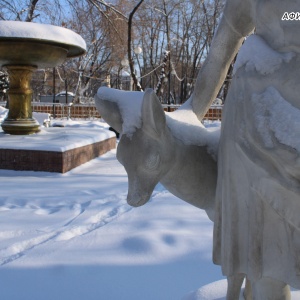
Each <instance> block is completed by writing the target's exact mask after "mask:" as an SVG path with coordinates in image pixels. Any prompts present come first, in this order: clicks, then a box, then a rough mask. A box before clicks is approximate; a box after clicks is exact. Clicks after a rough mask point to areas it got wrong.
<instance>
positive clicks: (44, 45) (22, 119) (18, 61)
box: [0, 21, 86, 135]
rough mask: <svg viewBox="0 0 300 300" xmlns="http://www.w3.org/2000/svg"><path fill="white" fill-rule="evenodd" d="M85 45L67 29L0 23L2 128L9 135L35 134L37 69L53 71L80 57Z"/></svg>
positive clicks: (37, 125) (9, 22) (51, 26)
mask: <svg viewBox="0 0 300 300" xmlns="http://www.w3.org/2000/svg"><path fill="white" fill-rule="evenodd" d="M85 52H86V44H85V41H84V40H83V39H82V37H81V36H80V35H78V34H77V33H75V32H73V31H72V30H69V29H67V28H63V27H58V26H53V25H48V24H38V23H31V22H19V21H0V66H2V67H5V68H6V70H7V72H8V75H9V81H10V86H9V92H8V95H9V113H8V116H7V118H6V119H5V120H4V121H3V123H2V125H1V126H2V129H3V131H4V132H5V133H9V134H18V135H19V134H21V135H23V134H31V133H36V132H38V131H39V130H40V129H39V124H38V122H37V121H36V120H35V119H34V118H33V117H32V109H31V100H32V99H31V98H32V89H31V87H30V81H31V76H32V73H33V72H34V71H35V70H36V69H38V68H52V67H56V66H58V65H60V64H62V63H63V62H64V61H65V60H66V59H67V58H73V57H77V56H81V55H83V54H85Z"/></svg>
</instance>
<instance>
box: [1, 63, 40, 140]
mask: <svg viewBox="0 0 300 300" xmlns="http://www.w3.org/2000/svg"><path fill="white" fill-rule="evenodd" d="M5 68H6V70H7V73H8V75H9V91H8V96H9V112H8V116H7V118H6V119H5V120H4V122H3V123H2V129H3V131H4V132H5V133H9V134H21V135H23V134H31V133H36V132H38V131H40V128H39V123H38V122H37V121H36V120H35V119H34V118H33V117H32V109H31V98H32V89H31V86H30V81H31V77H32V73H33V72H34V71H35V70H36V67H32V66H5Z"/></svg>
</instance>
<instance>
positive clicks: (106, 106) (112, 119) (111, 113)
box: [95, 88, 123, 133]
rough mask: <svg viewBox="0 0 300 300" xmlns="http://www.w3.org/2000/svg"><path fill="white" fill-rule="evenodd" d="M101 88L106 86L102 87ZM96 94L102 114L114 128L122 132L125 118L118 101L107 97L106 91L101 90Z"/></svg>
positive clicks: (98, 108)
mask: <svg viewBox="0 0 300 300" xmlns="http://www.w3.org/2000/svg"><path fill="white" fill-rule="evenodd" d="M101 89H103V90H104V89H105V88H100V89H99V91H100V90H101ZM99 91H98V93H97V94H96V95H95V104H96V108H97V110H98V111H99V113H100V116H101V117H102V118H103V119H104V120H105V122H106V123H108V124H109V125H110V126H111V127H112V128H113V129H115V130H116V131H118V132H120V133H121V132H122V124H123V119H122V115H121V112H120V108H119V106H118V103H117V102H113V101H110V100H108V99H105V93H101V91H100V92H99Z"/></svg>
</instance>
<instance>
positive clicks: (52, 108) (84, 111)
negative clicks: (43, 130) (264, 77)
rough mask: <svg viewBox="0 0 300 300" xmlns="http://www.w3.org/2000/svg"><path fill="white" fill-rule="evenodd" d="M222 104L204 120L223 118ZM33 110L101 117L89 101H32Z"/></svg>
mask: <svg viewBox="0 0 300 300" xmlns="http://www.w3.org/2000/svg"><path fill="white" fill-rule="evenodd" d="M5 105H6V102H0V106H3V107H5ZM179 107H180V106H179V105H169V106H167V105H163V108H164V110H165V111H171V112H172V111H174V110H176V109H178V108H179ZM222 110H223V106H222V105H213V106H211V107H210V108H209V110H208V112H207V113H206V115H205V116H204V120H211V121H216V120H220V121H221V120H222ZM32 111H34V112H43V113H49V114H51V115H52V117H53V118H61V119H62V118H71V119H86V120H89V119H97V118H101V116H100V114H99V112H98V111H97V109H96V107H95V104H94V103H92V102H89V103H87V104H73V103H70V104H62V103H42V102H32Z"/></svg>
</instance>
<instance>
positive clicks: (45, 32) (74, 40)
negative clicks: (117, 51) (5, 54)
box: [0, 21, 86, 56]
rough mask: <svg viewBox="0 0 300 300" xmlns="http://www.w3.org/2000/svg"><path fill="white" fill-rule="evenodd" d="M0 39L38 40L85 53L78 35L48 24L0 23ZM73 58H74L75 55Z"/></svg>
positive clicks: (84, 46) (83, 45)
mask: <svg viewBox="0 0 300 300" xmlns="http://www.w3.org/2000/svg"><path fill="white" fill-rule="evenodd" d="M0 38H24V39H25V38H26V39H38V40H40V41H48V42H52V43H59V44H64V45H69V46H72V47H78V48H81V49H82V50H84V51H86V43H85V41H84V39H83V38H82V37H81V36H80V35H79V34H77V33H76V32H74V31H72V30H70V29H68V28H64V27H59V26H55V25H50V24H40V23H33V22H20V21H0ZM77 52H78V54H77V55H80V54H83V53H82V52H83V51H76V53H77ZM68 56H69V55H68ZM74 56H76V54H75V55H74Z"/></svg>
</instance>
